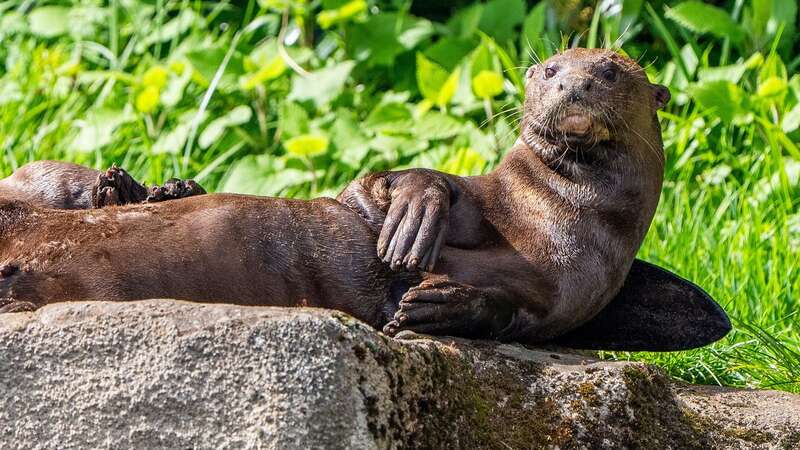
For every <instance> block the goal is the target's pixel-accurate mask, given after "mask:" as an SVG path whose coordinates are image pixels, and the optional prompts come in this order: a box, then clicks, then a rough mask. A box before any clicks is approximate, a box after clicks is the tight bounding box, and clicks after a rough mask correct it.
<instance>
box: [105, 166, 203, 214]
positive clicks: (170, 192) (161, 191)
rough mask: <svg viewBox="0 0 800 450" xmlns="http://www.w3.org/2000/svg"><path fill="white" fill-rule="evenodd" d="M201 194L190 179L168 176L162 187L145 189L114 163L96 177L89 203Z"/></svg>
mask: <svg viewBox="0 0 800 450" xmlns="http://www.w3.org/2000/svg"><path fill="white" fill-rule="evenodd" d="M205 193H206V191H205V189H203V188H202V187H201V186H200V185H199V184H197V183H196V182H194V180H186V181H184V180H179V179H177V178H172V179H170V180H169V181H167V182H166V183H164V185H163V186H153V187H151V188H147V187H145V186H144V185H141V184H139V183H138V182H136V180H134V179H133V177H131V176H130V175H129V174H128V172H126V171H125V169H122V168H120V167H117V165H116V164H115V165H113V166H111V168H110V169H108V170H107V171H106V172H105V173H103V174H100V176H99V177H98V178H97V181H96V182H95V186H94V188H93V189H92V205H93V206H94V207H95V208H103V207H105V206H112V205H127V204H129V203H143V202H148V203H155V202H163V201H167V200H174V199H179V198H184V197H191V196H193V195H203V194H205Z"/></svg>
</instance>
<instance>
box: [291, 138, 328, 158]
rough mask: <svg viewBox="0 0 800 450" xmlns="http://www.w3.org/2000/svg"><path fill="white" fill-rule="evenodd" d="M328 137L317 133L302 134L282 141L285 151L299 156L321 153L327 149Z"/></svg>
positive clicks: (305, 156)
mask: <svg viewBox="0 0 800 450" xmlns="http://www.w3.org/2000/svg"><path fill="white" fill-rule="evenodd" d="M328 144H329V141H328V138H327V137H325V136H321V135H318V134H302V135H300V136H297V137H293V138H291V139H289V140H288V141H286V142H284V143H283V146H284V147H286V151H287V152H289V154H291V155H294V156H299V157H301V158H311V157H314V156H317V155H322V154H324V153H325V152H326V151H327V150H328Z"/></svg>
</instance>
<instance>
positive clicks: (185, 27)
mask: <svg viewBox="0 0 800 450" xmlns="http://www.w3.org/2000/svg"><path fill="white" fill-rule="evenodd" d="M202 24H203V19H202V18H201V17H200V16H198V15H197V13H195V12H194V10H192V9H190V8H184V9H181V12H180V13H178V16H177V17H175V18H174V19H172V20H170V21H169V22H167V23H165V24H164V25H163V26H161V27H159V28H157V29H154V30H152V31H151V32H150V33H148V34H147V35H145V38H144V39H142V41H141V42H139V43H138V44H137V45H136V51H137V52H138V53H143V52H144V51H145V50H147V48H148V47H150V46H151V45H153V44H156V43H158V42H169V41H172V40H174V39H176V38H177V37H179V36H180V35H182V34H183V33H186V32H187V31H189V29H190V28H191V27H192V26H193V25H202Z"/></svg>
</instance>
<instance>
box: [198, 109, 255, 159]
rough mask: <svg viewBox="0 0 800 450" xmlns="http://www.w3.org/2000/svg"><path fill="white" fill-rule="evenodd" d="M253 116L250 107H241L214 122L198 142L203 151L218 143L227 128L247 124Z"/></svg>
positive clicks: (207, 127) (204, 131)
mask: <svg viewBox="0 0 800 450" xmlns="http://www.w3.org/2000/svg"><path fill="white" fill-rule="evenodd" d="M252 116H253V111H252V110H251V109H250V107H249V106H245V105H240V106H237V107H236V108H233V109H232V110H231V111H230V112H229V113H228V114H225V115H224V116H222V117H218V118H216V119H214V120H212V121H211V122H210V123H209V124H208V125H207V126H206V128H205V129H204V130H203V132H202V133H201V134H200V137H199V138H198V140H197V143H198V145H199V146H200V148H202V149H206V148H208V147H210V146H211V144H213V143H214V142H217V141H218V140H219V138H220V137H222V133H224V132H225V130H226V129H227V128H230V127H233V126H236V125H241V124H244V123H247V122H248V121H249V120H250V118H251V117H252Z"/></svg>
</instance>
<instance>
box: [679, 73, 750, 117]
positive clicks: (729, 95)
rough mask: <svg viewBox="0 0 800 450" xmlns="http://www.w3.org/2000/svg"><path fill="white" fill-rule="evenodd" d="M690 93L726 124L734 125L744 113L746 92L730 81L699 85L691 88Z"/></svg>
mask: <svg viewBox="0 0 800 450" xmlns="http://www.w3.org/2000/svg"><path fill="white" fill-rule="evenodd" d="M688 93H689V95H690V96H691V97H692V98H694V99H695V101H697V102H698V103H699V104H700V105H701V106H703V107H704V108H707V109H713V110H714V112H715V113H716V114H717V115H719V117H720V118H721V119H722V120H724V121H725V122H728V123H732V122H733V121H734V119H736V118H737V116H738V115H739V114H741V113H742V106H741V104H742V101H743V99H744V96H745V95H744V92H742V90H741V89H740V88H739V87H738V86H736V85H735V84H733V83H731V82H730V81H726V80H717V81H708V82H704V83H697V84H694V85H691V86H690V87H689V92H688Z"/></svg>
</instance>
